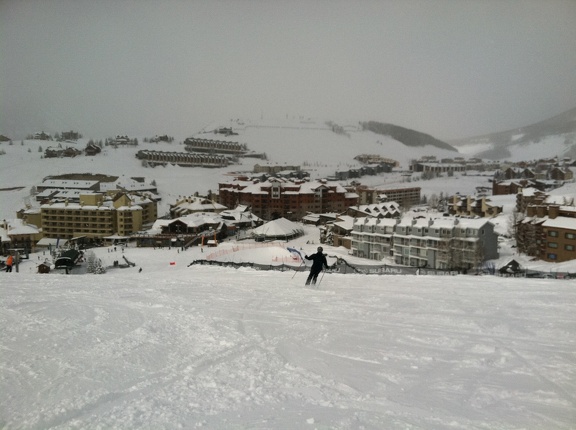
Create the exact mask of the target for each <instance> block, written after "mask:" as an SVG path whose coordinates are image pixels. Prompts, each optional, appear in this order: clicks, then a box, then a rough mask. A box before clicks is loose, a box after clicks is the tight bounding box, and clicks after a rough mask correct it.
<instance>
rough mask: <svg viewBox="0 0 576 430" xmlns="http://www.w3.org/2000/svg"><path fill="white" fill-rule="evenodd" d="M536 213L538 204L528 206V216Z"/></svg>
mask: <svg viewBox="0 0 576 430" xmlns="http://www.w3.org/2000/svg"><path fill="white" fill-rule="evenodd" d="M535 215H536V206H534V205H529V206H527V207H526V216H528V217H533V216H535Z"/></svg>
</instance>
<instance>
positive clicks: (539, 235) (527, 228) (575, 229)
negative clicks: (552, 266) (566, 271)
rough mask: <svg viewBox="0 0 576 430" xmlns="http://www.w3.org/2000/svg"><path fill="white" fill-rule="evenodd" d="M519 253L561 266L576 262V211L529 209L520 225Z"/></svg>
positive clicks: (554, 206)
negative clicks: (562, 263) (575, 260)
mask: <svg viewBox="0 0 576 430" xmlns="http://www.w3.org/2000/svg"><path fill="white" fill-rule="evenodd" d="M516 244H517V246H518V250H519V251H520V252H523V253H525V254H527V255H530V256H534V257H537V258H539V259H541V260H544V261H549V262H556V263H561V262H563V261H569V260H574V259H575V258H576V207H574V206H561V205H557V204H546V203H545V202H544V203H543V204H540V205H529V206H528V207H527V208H526V216H525V217H524V218H523V219H522V220H520V221H519V222H518V223H517V225H516Z"/></svg>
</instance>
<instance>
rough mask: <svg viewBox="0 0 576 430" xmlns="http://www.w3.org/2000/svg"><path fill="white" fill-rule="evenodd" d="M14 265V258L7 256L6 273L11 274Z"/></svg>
mask: <svg viewBox="0 0 576 430" xmlns="http://www.w3.org/2000/svg"><path fill="white" fill-rule="evenodd" d="M13 264H14V257H12V256H11V255H9V256H8V258H7V259H6V271H7V272H11V271H12V265H13Z"/></svg>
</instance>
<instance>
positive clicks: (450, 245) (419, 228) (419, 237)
mask: <svg viewBox="0 0 576 430" xmlns="http://www.w3.org/2000/svg"><path fill="white" fill-rule="evenodd" d="M352 253H353V255H356V256H358V257H363V258H370V259H373V260H381V259H382V258H385V257H387V258H390V259H393V260H394V262H395V263H396V264H401V265H405V266H412V267H429V268H433V269H471V268H474V267H477V266H478V265H479V264H480V263H481V262H482V261H484V260H489V259H495V258H497V257H498V235H497V233H495V232H494V224H492V223H491V222H490V221H488V220H486V219H459V218H446V217H443V218H438V219H425V218H409V217H405V218H403V219H401V220H398V219H386V218H381V219H374V218H359V219H357V220H356V221H355V223H354V228H353V231H352Z"/></svg>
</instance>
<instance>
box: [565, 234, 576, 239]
mask: <svg viewBox="0 0 576 430" xmlns="http://www.w3.org/2000/svg"><path fill="white" fill-rule="evenodd" d="M565 236H566V239H574V238H576V235H575V234H574V233H566V235H565Z"/></svg>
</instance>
